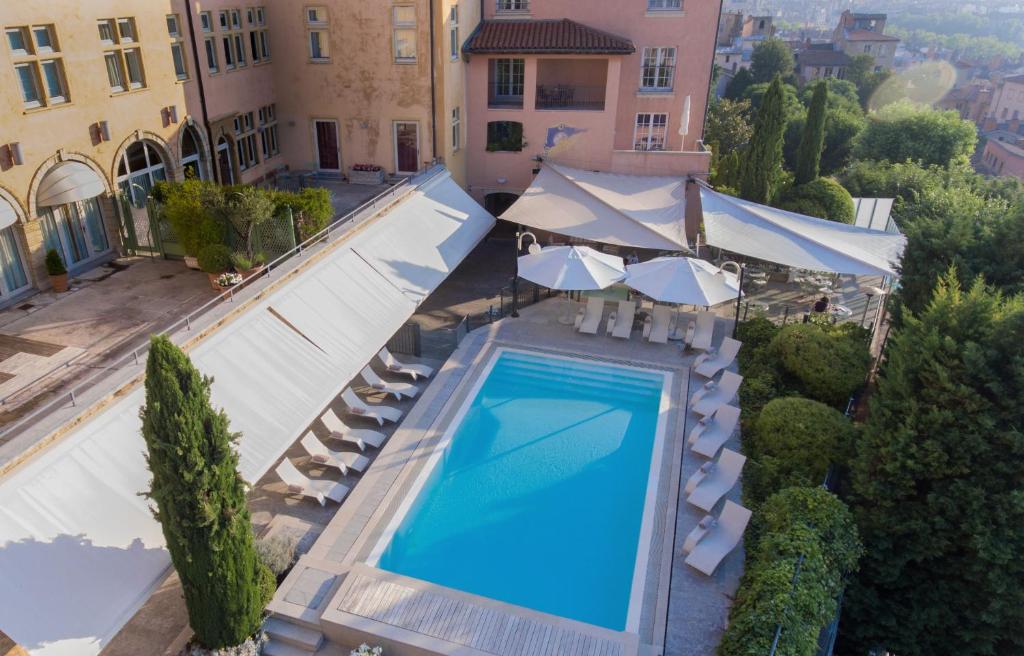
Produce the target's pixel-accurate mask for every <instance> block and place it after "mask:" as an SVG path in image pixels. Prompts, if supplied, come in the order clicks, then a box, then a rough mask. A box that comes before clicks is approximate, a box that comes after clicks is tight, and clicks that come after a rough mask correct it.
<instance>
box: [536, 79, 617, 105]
mask: <svg viewBox="0 0 1024 656" xmlns="http://www.w3.org/2000/svg"><path fill="white" fill-rule="evenodd" d="M604 98H605V87H603V86H593V87H589V86H580V85H578V84H538V85H537V100H536V102H535V103H534V108H535V109H570V110H587V111H604Z"/></svg>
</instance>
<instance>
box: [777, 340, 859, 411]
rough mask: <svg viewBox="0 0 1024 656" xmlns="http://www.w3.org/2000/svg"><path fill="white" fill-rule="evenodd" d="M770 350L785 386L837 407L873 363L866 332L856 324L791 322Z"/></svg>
mask: <svg viewBox="0 0 1024 656" xmlns="http://www.w3.org/2000/svg"><path fill="white" fill-rule="evenodd" d="M769 351H770V352H771V353H772V354H773V355H774V357H776V358H777V362H778V364H779V367H780V369H781V374H782V378H783V384H784V385H785V386H786V387H788V388H790V389H794V390H796V391H798V392H800V393H801V394H804V395H805V396H807V397H809V398H812V399H815V400H817V401H821V402H822V403H826V404H828V405H831V406H832V407H838V408H842V407H845V406H846V402H847V400H848V399H849V398H850V395H851V394H852V393H853V392H854V391H856V390H857V388H858V387H860V386H861V384H863V382H864V378H865V376H866V375H867V372H868V366H869V365H870V363H871V356H870V355H869V354H868V346H867V340H866V335H865V334H864V330H863V329H861V328H860V327H859V326H857V325H856V324H840V325H838V326H817V325H814V324H810V323H798V324H790V325H788V326H784V327H783V328H782V330H780V331H779V333H778V334H777V335H776V336H775V338H774V339H773V340H772V343H771V345H770V346H769Z"/></svg>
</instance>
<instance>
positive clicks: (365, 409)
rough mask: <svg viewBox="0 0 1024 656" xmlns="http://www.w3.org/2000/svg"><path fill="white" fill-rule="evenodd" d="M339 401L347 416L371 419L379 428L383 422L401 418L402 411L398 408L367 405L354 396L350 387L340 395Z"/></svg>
mask: <svg viewBox="0 0 1024 656" xmlns="http://www.w3.org/2000/svg"><path fill="white" fill-rule="evenodd" d="M341 401H342V403H344V404H345V407H347V408H348V412H349V414H351V415H355V416H356V417H365V418H366V419H372V420H374V421H376V422H377V423H378V424H379V425H381V426H383V425H384V422H385V421H398V420H399V419H401V418H402V411H401V410H399V409H398V408H391V407H388V406H386V405H367V404H366V403H364V402H363V400H362V399H360V398H359V397H358V396H356V393H355V392H353V391H352V388H351V387H349V388H347V389H345V391H344V392H342V393H341Z"/></svg>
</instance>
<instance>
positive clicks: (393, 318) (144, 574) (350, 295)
mask: <svg viewBox="0 0 1024 656" xmlns="http://www.w3.org/2000/svg"><path fill="white" fill-rule="evenodd" d="M424 186H427V187H428V188H427V190H426V191H425V192H423V193H420V191H419V190H414V191H412V192H410V193H408V194H407V195H405V196H404V197H403V199H402V200H400V201H399V202H398V204H396V205H395V207H394V208H393V209H391V210H389V211H388V212H386V213H385V214H384V215H382V216H379V217H376V218H375V219H373V220H371V221H368V222H367V223H365V224H364V225H362V226H360V227H359V228H358V230H359V233H358V234H357V235H354V236H353V237H352V238H350V239H348V240H346V241H345V242H344V243H342V244H340V245H338V246H337V247H335V249H334V250H333V251H332V252H330V253H329V254H325V255H324V256H323V259H322V260H321V261H319V262H317V263H316V264H314V265H312V266H310V267H309V268H307V269H304V270H302V271H301V272H298V273H297V274H296V275H295V276H294V277H293V278H292V279H290V280H289V281H288V282H287V283H284V284H283V285H282V286H281V287H279V288H278V289H276V290H275V291H273V292H272V293H270V294H269V295H268V296H267V297H266V298H265V299H263V300H262V301H260V302H259V303H258V304H256V305H254V306H253V307H252V308H250V309H248V310H247V311H246V312H244V313H243V314H241V315H240V316H238V317H236V318H234V319H233V320H231V321H229V322H227V323H226V324H225V325H224V326H222V327H220V328H219V329H218V330H217V331H216V332H214V333H213V334H212V335H210V336H209V337H207V338H205V339H203V340H202V341H200V342H199V343H198V344H197V345H196V346H195V347H194V348H192V349H191V350H190V352H189V355H190V356H191V358H192V360H193V362H194V363H195V365H196V367H197V368H198V369H199V370H200V371H202V372H203V373H204V374H206V375H209V376H212V377H213V379H214V382H213V385H212V390H211V397H212V401H213V404H214V406H215V407H222V408H223V409H224V410H225V411H226V412H227V414H228V417H229V418H230V420H231V429H232V430H235V431H241V432H242V436H241V439H240V441H239V443H238V453H239V470H240V472H241V474H242V476H243V478H245V479H246V480H247V481H249V482H252V483H255V482H256V481H257V480H259V478H260V477H261V476H262V475H263V474H264V473H266V472H267V471H269V469H270V468H271V467H273V466H274V464H275V463H276V462H277V461H279V460H280V458H281V457H282V455H283V454H284V452H285V451H286V450H287V449H288V448H289V446H291V444H292V443H294V441H295V440H296V439H298V437H299V436H300V435H301V433H302V432H303V431H304V430H305V429H306V428H307V427H308V426H309V425H310V424H311V423H312V422H313V421H314V420H315V419H316V417H318V416H319V415H320V413H321V412H322V411H323V410H324V408H325V407H327V405H328V404H329V403H330V402H331V400H332V399H333V398H334V397H335V396H336V395H337V394H338V393H339V392H341V390H342V389H343V388H344V387H345V386H346V385H347V384H348V383H349V382H350V381H351V380H352V379H353V378H354V377H355V376H356V374H357V373H358V372H359V370H360V369H362V367H363V366H365V365H366V363H367V362H369V361H370V360H371V359H372V358H373V357H374V355H375V354H376V353H377V351H379V350H380V348H381V347H382V346H383V345H384V344H385V343H386V341H387V340H388V338H389V337H390V336H391V335H392V334H394V333H395V331H397V330H398V329H399V328H400V327H401V326H402V325H403V324H404V323H405V322H406V321H408V319H409V317H410V316H411V315H412V314H413V312H415V310H416V306H417V302H416V301H414V300H413V299H412V298H410V296H409V295H408V294H406V293H405V292H404V291H403V290H432V289H433V288H434V287H436V285H437V284H439V283H440V280H443V277H444V276H443V275H441V274H439V273H438V270H437V269H436V268H431V267H427V268H423V267H402V266H401V264H402V263H403V262H406V261H410V262H417V263H423V262H433V263H435V264H437V263H438V262H442V261H443V262H444V263H445V266H446V267H447V269H448V270H450V269H451V268H453V267H454V266H456V265H457V264H458V263H459V262H460V261H461V260H462V258H463V257H465V255H466V254H468V253H469V251H470V250H472V248H473V247H474V246H475V245H476V243H477V241H479V236H482V235H483V234H486V232H487V230H488V229H489V228H490V226H491V225H493V223H494V218H493V217H491V216H490V215H489V214H487V212H485V211H483V210H482V209H480V208H477V209H474V208H471V207H467V206H465V205H464V204H462V203H461V200H460V201H459V202H460V206H459V207H449V208H447V209H446V208H445V207H444V205H443V202H440V201H439V199H441V198H450V199H461V198H462V196H465V192H462V191H461V189H458V187H457V185H456V184H455V182H454V181H452V180H451V177H450V176H449V175H448V174H447V172H444V173H440V174H436V175H435V176H434V177H433V178H431V180H429V181H427V183H425V185H424ZM459 194H462V196H460V195H459ZM398 210H401V211H398ZM470 210H472V211H470ZM438 213H442V214H447V215H450V216H457V217H461V218H460V219H459V221H457V222H456V223H457V227H456V228H454V229H450V230H447V231H438V230H435V231H433V232H431V231H424V230H421V229H420V228H419V226H418V225H417V224H418V223H419V222H421V221H423V222H428V223H431V222H436V221H437V218H436V214H438ZM395 222H401V223H402V225H403V226H404V228H406V229H408V230H409V231H410V232H411V233H414V234H417V235H419V241H410V240H404V241H403V240H398V241H396V242H393V243H392V248H391V251H390V255H389V258H390V259H389V262H390V263H392V266H390V267H389V268H386V269H383V268H382V269H378V268H376V267H375V266H373V265H372V264H371V262H369V261H368V260H367V259H366V258H364V257H363V256H361V255H360V254H359V253H357V252H356V251H355V250H354V248H353V245H358V244H359V243H367V242H369V243H375V242H376V241H377V240H378V239H379V238H380V235H381V234H394V226H393V225H392V224H393V223H395ZM433 225H435V227H436V223H433ZM462 230H466V231H469V232H471V233H472V235H474V236H472V237H468V238H463V235H462V233H461V231H462ZM425 253H426V254H425ZM438 266H439V265H438ZM439 276H440V277H439ZM143 403H144V392H143V388H142V387H141V386H137V387H135V388H134V389H132V390H131V391H129V392H128V393H127V394H126V395H125V397H124V398H123V399H121V400H120V401H118V402H116V403H115V404H113V405H112V406H110V407H109V408H106V409H105V410H103V411H101V412H99V413H98V414H97V415H96V416H95V417H94V418H93V419H91V420H89V421H87V422H86V423H83V424H82V425H81V426H80V427H78V428H76V429H74V430H73V431H71V432H70V433H69V434H68V435H67V436H66V437H64V438H63V439H62V441H61V442H60V443H59V444H58V445H56V446H54V447H52V448H50V449H47V450H45V451H44V452H42V453H41V454H39V455H38V456H37V457H36V458H35V459H34V460H33V461H31V462H29V463H27V464H25V465H23V466H21V467H19V468H17V469H15V470H14V471H13V472H12V473H11V474H10V475H8V476H6V477H5V478H3V479H0V582H2V583H0V590H2V591H3V593H2V594H0V628H2V629H3V630H4V631H5V632H6V633H7V634H8V635H10V636H11V637H12V638H13V639H14V640H15V641H17V642H18V643H19V644H21V645H23V646H24V647H25V648H26V649H28V650H29V652H30V653H32V654H33V656H37V655H45V656H81V655H83V654H85V655H91V654H96V653H99V651H100V650H101V649H102V648H103V646H104V645H105V644H106V643H107V642H108V641H109V640H110V638H111V637H113V635H114V634H115V633H116V632H117V631H118V630H119V629H120V627H121V626H122V625H123V624H124V623H125V622H126V621H127V620H128V619H130V618H131V616H132V615H133V614H134V612H135V611H136V610H137V609H138V608H139V606H140V605H141V604H142V603H143V602H144V601H145V600H146V599H147V598H148V596H149V594H150V592H151V591H152V590H153V589H154V588H155V586H157V585H158V584H159V583H160V581H161V580H162V579H163V577H164V575H165V574H166V573H167V572H168V571H169V568H170V558H169V555H168V553H167V551H166V550H165V549H164V539H163V533H162V531H161V529H160V526H159V524H158V523H157V522H156V521H155V520H154V519H153V516H152V514H151V513H150V511H149V502H148V501H147V500H146V499H145V498H143V497H140V496H139V493H140V492H142V491H144V490H146V489H148V486H149V479H150V475H149V471H148V469H147V467H146V463H145V459H144V455H143V454H144V452H145V443H144V441H143V439H142V436H141V434H140V427H141V422H140V419H139V409H140V408H141V407H142V405H143Z"/></svg>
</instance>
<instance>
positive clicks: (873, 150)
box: [854, 102, 978, 166]
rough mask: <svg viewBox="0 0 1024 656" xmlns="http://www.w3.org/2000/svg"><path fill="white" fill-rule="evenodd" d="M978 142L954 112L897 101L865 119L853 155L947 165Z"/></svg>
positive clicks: (970, 125) (968, 124) (966, 154)
mask: <svg viewBox="0 0 1024 656" xmlns="http://www.w3.org/2000/svg"><path fill="white" fill-rule="evenodd" d="M977 141H978V134H977V130H976V129H975V127H974V124H973V123H971V122H970V121H965V120H963V119H961V118H960V115H959V114H957V113H956V112H955V111H945V112H939V111H935V110H932V109H929V108H927V107H921V106H915V105H913V104H910V103H907V102H898V103H893V104H891V105H887V106H886V107H884V108H882V109H881V110H879V111H877V112H875V113H874V114H872V115H871V116H869V117H868V127H867V129H865V130H864V132H862V133H861V135H860V138H859V140H858V142H857V147H856V149H855V150H854V156H855V157H857V158H858V159H872V160H888V161H890V162H905V161H907V160H911V161H914V162H917V163H919V164H921V165H922V166H930V165H932V164H937V165H938V166H949V164H950V163H952V162H954V161H956V160H959V159H965V158H967V157H970V155H971V154H972V153H973V152H974V147H975V145H976V144H977Z"/></svg>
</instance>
